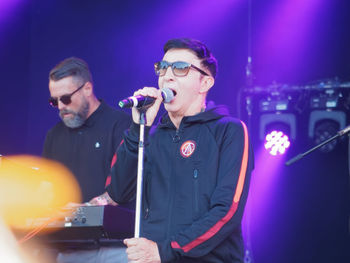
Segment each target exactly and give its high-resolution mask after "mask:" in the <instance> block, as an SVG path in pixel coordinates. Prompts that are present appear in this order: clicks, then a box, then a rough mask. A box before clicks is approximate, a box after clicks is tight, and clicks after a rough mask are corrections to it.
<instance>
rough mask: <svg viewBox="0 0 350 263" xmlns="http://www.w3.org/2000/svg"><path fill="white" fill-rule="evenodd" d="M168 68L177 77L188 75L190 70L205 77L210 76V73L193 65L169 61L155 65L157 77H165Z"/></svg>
mask: <svg viewBox="0 0 350 263" xmlns="http://www.w3.org/2000/svg"><path fill="white" fill-rule="evenodd" d="M168 67H171V70H172V72H173V74H174V75H175V76H177V77H184V76H186V75H187V74H188V72H189V71H190V68H193V69H195V70H197V71H198V72H200V73H202V74H203V75H206V76H209V74H208V73H206V72H205V71H203V70H201V69H200V68H198V67H196V66H194V65H192V64H191V63H187V62H183V61H175V62H173V63H170V62H168V61H165V60H162V61H159V62H157V63H155V64H154V70H155V72H156V75H157V76H160V77H162V76H164V75H165V73H166V71H167V69H168Z"/></svg>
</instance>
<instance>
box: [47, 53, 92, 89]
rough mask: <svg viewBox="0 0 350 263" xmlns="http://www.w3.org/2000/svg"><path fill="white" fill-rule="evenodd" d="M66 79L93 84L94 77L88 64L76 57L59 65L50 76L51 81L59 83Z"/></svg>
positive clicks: (67, 59)
mask: <svg viewBox="0 0 350 263" xmlns="http://www.w3.org/2000/svg"><path fill="white" fill-rule="evenodd" d="M66 77H74V78H79V79H81V80H82V81H83V82H87V81H89V82H91V83H92V76H91V72H90V70H89V66H88V64H87V63H86V62H85V61H84V60H82V59H80V58H76V57H70V58H66V59H65V60H63V61H61V62H60V63H58V64H57V65H56V66H55V67H54V68H53V69H52V70H51V71H50V74H49V79H50V80H53V81H57V80H60V79H63V78H66Z"/></svg>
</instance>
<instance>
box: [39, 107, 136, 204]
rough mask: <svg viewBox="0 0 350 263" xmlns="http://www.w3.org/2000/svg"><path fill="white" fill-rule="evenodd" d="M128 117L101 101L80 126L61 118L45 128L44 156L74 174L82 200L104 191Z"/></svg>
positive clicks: (129, 119) (128, 121)
mask: <svg viewBox="0 0 350 263" xmlns="http://www.w3.org/2000/svg"><path fill="white" fill-rule="evenodd" d="M130 123H131V117H130V116H129V115H128V114H126V113H124V112H122V111H120V110H116V109H114V108H111V107H110V106H108V105H107V104H106V103H105V102H103V101H101V104H100V106H99V107H98V108H97V110H96V111H95V112H94V113H93V114H92V115H91V116H90V117H89V118H88V119H87V120H86V122H85V123H84V124H83V125H82V126H81V127H79V128H75V129H72V128H68V127H67V126H65V125H64V123H63V122H62V121H61V122H59V123H57V124H56V125H55V126H54V127H53V128H52V129H51V130H49V131H48V133H47V135H46V139H45V144H44V150H43V157H46V158H49V159H53V160H56V161H59V162H61V163H62V164H64V165H65V166H66V167H68V168H69V169H70V170H71V171H72V173H73V174H74V176H75V177H76V179H77V181H78V183H79V185H80V188H81V191H82V197H83V202H87V201H89V200H90V199H91V198H94V197H96V196H98V195H100V194H102V193H103V192H104V191H105V185H106V179H107V177H108V175H109V171H110V167H111V162H112V158H113V155H114V153H115V152H116V149H117V147H118V146H119V144H120V142H121V140H122V136H123V132H124V131H125V130H126V129H128V127H129V126H130Z"/></svg>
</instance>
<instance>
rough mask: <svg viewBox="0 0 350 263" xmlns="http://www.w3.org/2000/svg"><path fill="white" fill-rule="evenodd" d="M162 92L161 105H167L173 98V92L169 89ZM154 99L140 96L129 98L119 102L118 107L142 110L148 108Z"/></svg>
mask: <svg viewBox="0 0 350 263" xmlns="http://www.w3.org/2000/svg"><path fill="white" fill-rule="evenodd" d="M161 91H162V97H163V103H169V102H171V101H172V100H173V98H174V97H175V95H174V92H173V91H172V90H171V89H168V88H163V89H161ZM155 100H156V99H155V98H152V97H145V96H142V95H137V96H131V97H128V98H126V99H124V100H121V101H119V103H118V105H119V107H120V108H132V107H136V108H142V107H145V106H150V105H152V104H153V103H154V102H155Z"/></svg>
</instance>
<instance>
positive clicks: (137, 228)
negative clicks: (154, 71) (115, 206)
mask: <svg viewBox="0 0 350 263" xmlns="http://www.w3.org/2000/svg"><path fill="white" fill-rule="evenodd" d="M144 132H145V113H144V112H141V114H140V139H139V152H138V163H137V186H136V208H135V230H134V237H135V238H138V237H140V218H141V198H142V179H143V152H144Z"/></svg>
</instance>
